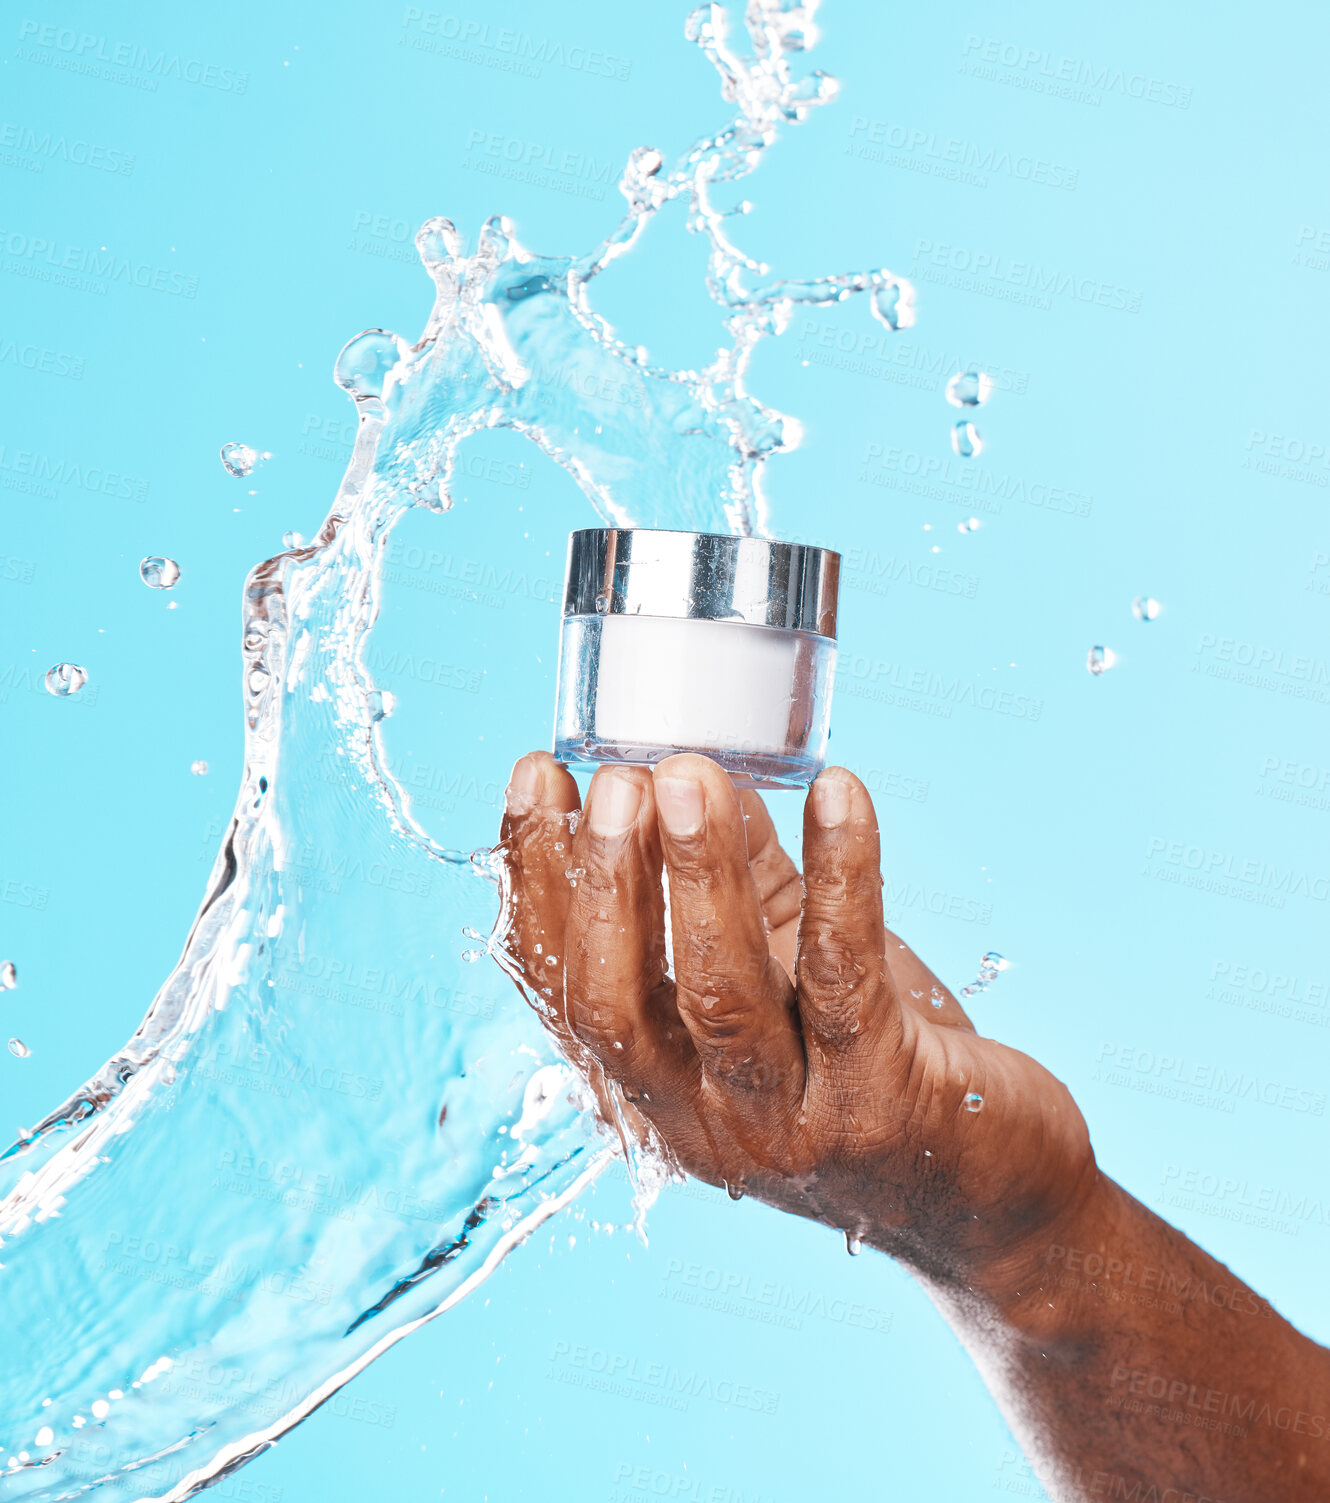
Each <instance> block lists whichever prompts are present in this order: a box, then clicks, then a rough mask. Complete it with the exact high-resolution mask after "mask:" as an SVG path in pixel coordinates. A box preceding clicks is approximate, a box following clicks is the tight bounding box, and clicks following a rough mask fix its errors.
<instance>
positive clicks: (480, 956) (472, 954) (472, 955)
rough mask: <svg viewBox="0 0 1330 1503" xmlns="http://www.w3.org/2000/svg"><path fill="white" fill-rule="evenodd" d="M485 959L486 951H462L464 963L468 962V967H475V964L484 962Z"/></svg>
mask: <svg viewBox="0 0 1330 1503" xmlns="http://www.w3.org/2000/svg"><path fill="white" fill-rule="evenodd" d="M484 958H485V952H484V950H463V951H462V959H463V960H464V961H466V963H467V965H475V963H476V962H477V961H478V960H484Z"/></svg>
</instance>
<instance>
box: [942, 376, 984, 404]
mask: <svg viewBox="0 0 1330 1503" xmlns="http://www.w3.org/2000/svg"><path fill="white" fill-rule="evenodd" d="M992 390H993V378H992V376H990V375H988V374H987V373H986V372H984V371H958V372H957V373H956V375H954V376H953V377H952V378H951V380H950V381H948V382H947V401H948V402H950V403H951V405H952V406H953V407H982V406H983V405H984V403H985V402H986V401H988V397H989V393H990V392H991V391H992Z"/></svg>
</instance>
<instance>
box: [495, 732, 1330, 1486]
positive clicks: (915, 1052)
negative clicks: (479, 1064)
mask: <svg viewBox="0 0 1330 1503" xmlns="http://www.w3.org/2000/svg"><path fill="white" fill-rule="evenodd" d="M507 806H508V808H507V814H506V816H505V819H504V826H503V848H504V851H505V853H506V857H507V864H508V871H509V876H510V882H511V896H512V903H511V910H510V923H509V927H508V933H507V938H506V947H507V951H508V954H509V955H510V957H511V963H512V966H513V969H514V971H515V972H517V973H518V974H519V975H520V976H521V978H522V979H523V981H524V982H525V985H526V987H527V988H528V989H530V990H532V991H534V992H535V993H537V995H538V997H539V998H540V999H541V1000H540V1006H541V1012H542V1016H543V1018H544V1020H545V1022H546V1024H547V1026H548V1027H549V1028H550V1029H551V1031H552V1032H553V1033H554V1034H555V1035H556V1036H557V1037H558V1039H559V1040H560V1042H561V1044H562V1045H563V1047H564V1049H565V1051H566V1052H567V1053H568V1055H569V1057H570V1059H572V1060H573V1061H574V1062H575V1063H576V1064H578V1065H579V1067H580V1068H581V1069H582V1070H583V1072H584V1074H586V1075H587V1077H588V1078H589V1079H590V1080H591V1081H592V1083H593V1085H594V1086H595V1087H596V1089H597V1091H598V1093H599V1094H600V1098H601V1100H602V1104H603V1105H604V1106H605V1107H606V1109H607V1115H610V1112H609V1109H608V1108H609V1099H610V1096H611V1094H613V1095H615V1096H616V1097H617V1102H616V1109H615V1110H614V1111H613V1113H612V1115H614V1116H617V1117H618V1118H620V1119H621V1120H626V1122H627V1124H628V1126H627V1130H629V1131H638V1132H639V1133H641V1134H643V1135H646V1134H647V1133H648V1132H653V1133H654V1134H655V1135H657V1136H658V1137H659V1139H660V1140H662V1141H663V1143H664V1144H665V1145H666V1146H667V1147H668V1149H669V1151H670V1152H671V1153H672V1154H673V1156H674V1157H675V1159H676V1160H677V1162H678V1164H679V1165H680V1166H681V1167H682V1168H683V1169H684V1170H686V1171H687V1172H688V1173H690V1174H692V1175H695V1176H696V1177H697V1178H699V1179H702V1180H705V1181H707V1182H708V1183H709V1184H713V1185H722V1184H723V1185H725V1186H726V1187H727V1188H728V1189H729V1190H730V1191H731V1193H732V1194H748V1195H753V1196H755V1197H757V1198H758V1199H760V1200H763V1201H765V1202H767V1203H768V1204H770V1205H773V1206H777V1207H779V1208H780V1209H782V1210H786V1211H790V1212H792V1213H794V1214H796V1215H799V1216H805V1217H808V1218H809V1219H811V1220H815V1221H820V1222H823V1223H824V1224H826V1225H827V1226H830V1227H835V1228H836V1229H838V1230H839V1231H841V1232H843V1233H844V1234H845V1235H846V1236H847V1238H851V1239H855V1240H856V1241H858V1242H860V1243H862V1245H864V1246H871V1247H876V1248H878V1249H880V1250H881V1251H883V1252H886V1253H889V1254H890V1255H891V1256H893V1257H895V1258H897V1259H899V1260H900V1261H901V1262H902V1263H903V1264H904V1265H905V1266H906V1267H907V1268H909V1269H910V1270H911V1272H912V1273H913V1274H914V1275H915V1276H916V1277H917V1278H918V1279H919V1280H920V1282H921V1283H922V1284H923V1285H924V1287H925V1288H926V1289H927V1290H928V1292H929V1294H930V1295H931V1297H932V1298H933V1300H934V1302H935V1303H936V1304H937V1306H938V1308H939V1309H940V1310H941V1311H942V1313H943V1315H944V1316H945V1317H946V1319H947V1320H948V1321H949V1323H950V1324H951V1325H952V1326H953V1328H954V1329H955V1330H956V1332H957V1334H958V1335H959V1336H960V1338H961V1340H962V1341H963V1342H964V1343H965V1344H966V1346H967V1347H968V1348H969V1350H970V1352H971V1354H972V1356H973V1357H974V1359H975V1361H976V1363H977V1364H978V1366H979V1368H980V1371H981V1373H982V1374H983V1376H984V1379H985V1381H986V1382H987V1383H988V1386H989V1388H990V1389H991V1390H992V1392H993V1394H994V1396H995V1398H996V1399H997V1401H998V1403H999V1404H1000V1405H1001V1407H1002V1409H1003V1412H1004V1414H1005V1415H1006V1417H1007V1420H1008V1422H1009V1423H1010V1424H1011V1426H1012V1428H1013V1430H1014V1431H1015V1433H1016V1435H1017V1437H1018V1439H1020V1441H1021V1444H1022V1446H1023V1447H1024V1449H1025V1451H1026V1453H1027V1455H1028V1456H1029V1457H1030V1459H1031V1461H1032V1463H1033V1465H1034V1467H1035V1469H1036V1472H1037V1474H1038V1476H1039V1477H1040V1479H1041V1480H1042V1481H1044V1482H1045V1484H1046V1485H1048V1486H1049V1487H1055V1488H1056V1489H1058V1491H1057V1492H1056V1493H1055V1496H1057V1497H1058V1498H1059V1499H1064V1498H1065V1499H1067V1500H1081V1499H1085V1500H1090V1499H1101V1498H1104V1497H1112V1498H1122V1499H1128V1500H1135V1503H1150V1500H1151V1499H1152V1498H1153V1499H1154V1500H1155V1503H1188V1500H1201V1499H1205V1498H1210V1499H1212V1500H1213V1503H1267V1500H1270V1503H1273V1500H1275V1499H1278V1500H1279V1503H1304V1500H1306V1503H1311V1500H1313V1499H1316V1500H1324V1499H1326V1498H1330V1418H1327V1417H1326V1416H1327V1415H1330V1359H1328V1358H1327V1354H1326V1352H1325V1351H1324V1350H1323V1349H1322V1348H1320V1347H1318V1346H1316V1345H1315V1344H1314V1343H1312V1342H1310V1341H1308V1340H1307V1339H1306V1338H1305V1337H1303V1336H1302V1335H1301V1334H1300V1333H1299V1332H1297V1331H1296V1330H1294V1329H1293V1328H1292V1327H1291V1326H1289V1325H1288V1324H1287V1323H1286V1322H1285V1321H1283V1320H1282V1319H1280V1317H1279V1316H1277V1315H1276V1314H1275V1313H1274V1312H1273V1311H1272V1310H1271V1309H1270V1307H1269V1305H1268V1304H1266V1302H1265V1301H1264V1300H1262V1299H1260V1298H1259V1296H1256V1295H1254V1294H1252V1293H1251V1291H1250V1290H1248V1289H1247V1288H1246V1286H1245V1285H1242V1284H1241V1283H1240V1282H1239V1281H1238V1280H1236V1279H1235V1278H1234V1277H1233V1276H1232V1275H1231V1274H1230V1273H1229V1272H1228V1271H1227V1269H1225V1268H1224V1267H1223V1265H1221V1264H1219V1263H1216V1262H1215V1261H1214V1260H1213V1259H1211V1258H1210V1257H1209V1256H1208V1255H1207V1254H1205V1253H1204V1252H1202V1251H1201V1250H1200V1249H1198V1248H1196V1247H1195V1246H1193V1245H1192V1244H1191V1243H1190V1242H1188V1241H1187V1239H1186V1238H1184V1237H1183V1236H1182V1235H1181V1234H1180V1233H1179V1232H1177V1231H1175V1230H1174V1229H1173V1228H1171V1227H1169V1226H1167V1224H1166V1223H1164V1222H1162V1221H1160V1220H1159V1218H1158V1217H1156V1216H1154V1215H1153V1214H1152V1213H1151V1212H1149V1211H1148V1210H1146V1209H1145V1208H1144V1207H1143V1206H1141V1205H1139V1204H1138V1203H1137V1202H1136V1201H1134V1200H1132V1199H1131V1197H1130V1196H1128V1195H1127V1194H1126V1193H1125V1192H1124V1191H1123V1190H1121V1189H1120V1188H1119V1187H1118V1186H1117V1185H1115V1184H1114V1183H1113V1182H1112V1181H1111V1180H1109V1179H1108V1178H1107V1177H1106V1176H1105V1175H1103V1174H1102V1172H1101V1171H1100V1170H1099V1168H1098V1166H1097V1164H1096V1162H1095V1157H1094V1153H1093V1150H1092V1149H1091V1146H1090V1138H1089V1133H1088V1131H1087V1129H1086V1125H1085V1121H1084V1119H1083V1118H1082V1116H1081V1114H1080V1112H1079V1111H1078V1110H1077V1108H1076V1105H1075V1103H1074V1102H1073V1101H1072V1099H1071V1096H1070V1094H1069V1093H1068V1091H1067V1089H1066V1087H1065V1086H1063V1085H1062V1084H1061V1082H1059V1081H1058V1080H1056V1079H1055V1078H1054V1077H1053V1076H1052V1075H1050V1074H1049V1072H1048V1071H1047V1070H1045V1069H1044V1068H1043V1067H1042V1066H1041V1065H1039V1064H1038V1063H1036V1062H1035V1061H1034V1060H1032V1059H1031V1058H1030V1057H1029V1056H1028V1055H1025V1054H1021V1053H1020V1052H1019V1051H1017V1050H1014V1049H1009V1048H1007V1047H1006V1046H1005V1045H1003V1044H1000V1043H997V1042H996V1041H995V1040H993V1039H987V1038H983V1037H981V1036H980V1035H979V1034H978V1033H976V1031H975V1029H974V1025H973V1024H972V1023H971V1022H970V1020H969V1018H968V1017H967V1016H966V1014H965V1012H964V1010H963V1009H962V1008H961V1006H960V1004H959V1003H958V1002H957V1001H956V999H955V998H954V997H953V996H952V995H951V993H950V992H948V991H947V990H946V988H945V987H943V986H942V984H941V982H940V981H939V980H938V979H937V977H935V976H934V975H933V974H932V972H931V971H929V970H928V968H927V967H926V966H925V965H924V964H923V962H922V961H920V960H919V959H918V957H917V956H916V955H914V953H913V952H912V951H911V950H909V949H908V947H907V946H906V945H905V944H904V943H903V942H902V941H901V940H899V939H898V938H897V937H896V936H895V935H894V934H892V933H891V932H890V931H889V930H888V929H886V927H885V926H884V923H883V916H882V891H881V888H882V881H881V851H880V844H879V836H878V826H877V819H876V815H875V813H874V810H873V805H872V801H871V799H870V798H869V795H868V792H867V790H866V789H865V788H864V786H863V784H862V783H860V782H859V780H858V779H857V778H856V777H854V775H853V774H852V773H849V772H847V771H845V770H844V769H842V768H829V769H828V770H827V771H825V772H824V773H823V774H822V775H821V776H820V777H819V778H818V779H817V781H816V782H815V783H814V784H813V787H812V789H811V791H810V794H809V797H808V801H807V804H806V807H805V811H804V836H803V842H804V843H803V857H804V868H803V872H802V875H801V874H800V872H799V870H798V869H797V868H796V866H795V865H794V863H793V861H791V859H790V857H789V856H788V855H787V854H786V853H785V852H784V851H783V850H782V849H781V847H780V845H779V842H778V841H777V839H776V836H775V831H774V829H773V827H772V824H771V820H770V816H769V815H768V814H767V811H766V808H765V806H764V805H763V803H762V800H761V799H760V798H759V797H758V796H757V795H756V794H755V793H752V792H751V791H746V792H742V793H740V792H737V791H736V789H735V788H734V786H733V784H732V783H731V782H730V780H729V778H728V777H727V776H726V774H725V773H724V772H723V771H722V770H721V769H720V768H719V767H718V766H717V765H716V764H715V763H713V762H710V761H708V760H707V759H706V758H704V757H698V756H678V757H671V758H669V759H668V760H667V761H665V762H662V763H661V764H659V765H658V766H657V767H656V768H655V769H654V771H653V770H649V769H647V768H641V767H606V768H601V769H600V770H599V771H598V772H597V773H596V776H595V778H594V779H593V781H592V784H591V789H590V792H589V794H588V799H587V806H586V809H585V810H584V811H582V813H581V816H580V818H579V819H577V820H576V821H574V820H572V819H571V818H570V816H572V815H574V814H576V813H577V811H578V808H579V801H578V793H577V788H576V785H575V784H574V782H573V779H572V777H571V776H570V775H569V773H568V772H567V770H566V769H565V768H563V767H561V766H560V765H559V764H558V763H557V762H555V761H554V760H553V758H552V757H550V756H549V755H548V754H546V753H543V752H533V753H531V754H530V755H528V756H527V757H524V758H522V760H521V761H519V762H518V764H517V766H516V767H515V768H514V771H513V779H512V782H511V785H510V787H509V791H508V801H507ZM574 823H575V824H576V829H575V832H573V830H572V829H571V826H572V825H573V824H574ZM569 872H572V874H573V875H572V877H571V878H570V877H569V875H567V874H568V873H569ZM663 872H664V873H667V874H668V891H669V923H670V929H671V938H672V941H673V951H672V953H673V967H672V973H671V967H670V966H669V965H667V961H666V933H665V925H666V908H665V889H664V886H663V882H662V873H663ZM939 1001H940V1003H941V1005H940V1006H935V1005H934V1003H935V1002H939ZM623 1102H626V1103H628V1105H627V1106H626V1107H624V1106H623V1105H621V1104H619V1103H623ZM1133 1270H1134V1272H1133ZM1141 1288H1146V1289H1151V1290H1154V1291H1156V1293H1157V1296H1158V1297H1147V1298H1144V1299H1143V1298H1141V1297H1140V1294H1139V1291H1140V1290H1141ZM1217 1291H1219V1292H1220V1294H1219V1297H1218V1298H1217V1297H1216V1292H1217ZM1161 1310H1162V1311H1163V1313H1161ZM1239 1432H1241V1433H1239ZM1151 1488H1154V1489H1155V1492H1154V1493H1153V1494H1152V1493H1151V1492H1150V1491H1149V1489H1151ZM1115 1489H1116V1490H1115ZM1170 1490H1171V1491H1170Z"/></svg>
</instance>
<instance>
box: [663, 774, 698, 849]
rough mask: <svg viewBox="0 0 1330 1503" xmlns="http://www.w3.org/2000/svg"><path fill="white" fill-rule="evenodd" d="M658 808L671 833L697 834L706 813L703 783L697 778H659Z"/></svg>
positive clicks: (664, 823)
mask: <svg viewBox="0 0 1330 1503" xmlns="http://www.w3.org/2000/svg"><path fill="white" fill-rule="evenodd" d="M655 786H656V809H657V811H658V812H659V814H660V822H661V824H663V825H664V826H665V828H666V829H667V830H668V831H669V832H670V834H671V835H696V834H697V832H698V831H699V830H700V829H701V828H702V820H703V818H704V816H705V814H706V800H705V798H703V796H702V785H701V783H699V782H698V781H697V780H696V779H695V778H657V779H656V784H655Z"/></svg>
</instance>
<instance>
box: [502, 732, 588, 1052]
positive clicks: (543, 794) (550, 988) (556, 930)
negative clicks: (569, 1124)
mask: <svg viewBox="0 0 1330 1503" xmlns="http://www.w3.org/2000/svg"><path fill="white" fill-rule="evenodd" d="M577 809H578V796H577V784H576V783H574V782H573V779H572V775H571V774H570V773H569V771H568V769H567V768H566V767H564V766H562V765H561V764H560V763H558V762H556V761H555V760H554V758H553V757H552V756H550V754H549V753H548V752H541V751H536V752H529V753H528V754H527V755H526V756H525V757H522V758H520V759H519V760H518V762H517V764H516V765H515V766H514V768H513V772H512V777H511V778H510V780H509V783H508V790H507V793H506V794H505V796H504V811H505V812H504V816H503V824H502V827H501V831H500V840H501V844H500V850H501V852H502V855H503V858H504V866H505V870H506V873H507V879H508V891H507V893H506V895H505V898H506V901H505V905H504V914H503V922H502V932H501V936H500V943H501V946H502V949H503V952H504V953H505V954H506V955H507V956H508V957H509V958H510V959H511V961H512V962H513V965H514V966H515V968H516V970H517V971H518V973H519V974H520V976H521V978H522V979H523V980H524V981H525V982H526V985H527V986H528V987H529V988H530V989H531V990H533V991H534V992H535V993H536V995H537V997H538V998H539V999H540V1000H541V1002H542V1003H543V1004H544V1006H543V1007H542V1011H544V1010H546V1009H548V1016H547V1021H549V1022H550V1023H551V1026H553V1027H554V1028H555V1031H556V1032H559V1033H561V1034H564V1035H566V1033H567V1028H566V1024H565V1023H564V1021H563V992H562V985H563V968H562V966H561V965H560V963H559V958H560V955H561V953H562V950H563V936H564V930H565V928H566V925H567V919H568V905H569V900H570V899H571V897H572V893H573V888H572V886H571V883H570V880H569V878H568V875H567V873H568V871H569V869H570V868H571V867H572V864H573V856H572V847H573V834H572V824H573V819H572V816H573V815H575V814H576V812H577ZM514 979H516V978H514Z"/></svg>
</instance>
